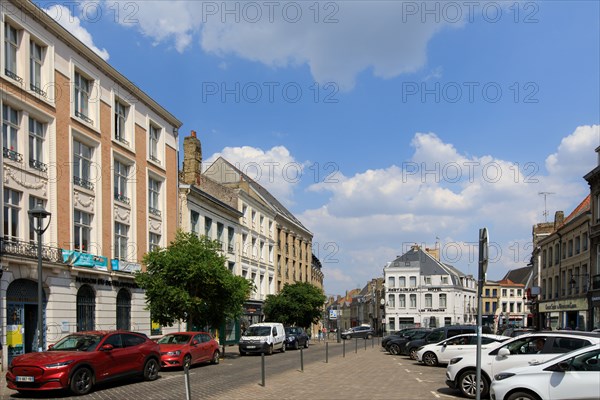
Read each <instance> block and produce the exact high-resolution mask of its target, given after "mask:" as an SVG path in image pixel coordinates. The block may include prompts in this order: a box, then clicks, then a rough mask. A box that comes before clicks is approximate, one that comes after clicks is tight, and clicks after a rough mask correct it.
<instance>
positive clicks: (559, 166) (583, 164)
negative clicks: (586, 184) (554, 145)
mask: <svg viewBox="0 0 600 400" xmlns="http://www.w3.org/2000/svg"><path fill="white" fill-rule="evenodd" d="M598 145H600V125H591V126H590V125H585V126H579V127H577V129H575V131H574V132H573V133H571V134H570V135H569V136H567V137H565V138H563V140H561V142H560V145H559V146H558V150H557V152H556V153H553V154H551V155H549V156H548V157H547V158H546V169H547V170H548V172H550V173H551V174H552V175H555V176H561V177H562V176H573V175H578V176H583V175H585V174H586V173H588V172H589V170H590V168H589V166H590V164H591V163H593V162H594V161H595V158H596V155H595V153H594V152H593V151H590V150H593V149H595V148H596V147H598Z"/></svg>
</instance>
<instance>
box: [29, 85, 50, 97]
mask: <svg viewBox="0 0 600 400" xmlns="http://www.w3.org/2000/svg"><path fill="white" fill-rule="evenodd" d="M29 87H30V88H31V90H32V91H33V92H36V93H37V94H39V95H40V96H43V97H46V92H44V91H43V90H42V89H40V88H39V87H38V86H36V85H34V84H33V83H32V84H30V85H29Z"/></svg>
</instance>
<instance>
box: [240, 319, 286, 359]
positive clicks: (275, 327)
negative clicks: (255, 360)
mask: <svg viewBox="0 0 600 400" xmlns="http://www.w3.org/2000/svg"><path fill="white" fill-rule="evenodd" d="M285 348H286V346H285V330H284V329H283V324H281V323H279V322H261V323H258V324H252V325H250V326H249V327H248V329H246V332H244V334H243V335H242V337H241V338H240V341H239V343H238V349H239V351H240V355H241V356H244V355H246V354H247V353H265V354H269V355H271V354H273V352H274V351H275V350H279V351H281V352H282V353H283V352H285Z"/></svg>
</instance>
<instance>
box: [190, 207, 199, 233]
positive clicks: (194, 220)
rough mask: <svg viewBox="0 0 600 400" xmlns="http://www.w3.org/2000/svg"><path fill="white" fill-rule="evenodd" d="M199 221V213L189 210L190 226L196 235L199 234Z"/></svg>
mask: <svg viewBox="0 0 600 400" xmlns="http://www.w3.org/2000/svg"><path fill="white" fill-rule="evenodd" d="M199 221H200V214H198V213H197V212H196V211H191V212H190V225H191V226H190V228H191V230H192V232H193V233H195V234H196V236H198V235H199V233H200V230H199V226H198V222H199Z"/></svg>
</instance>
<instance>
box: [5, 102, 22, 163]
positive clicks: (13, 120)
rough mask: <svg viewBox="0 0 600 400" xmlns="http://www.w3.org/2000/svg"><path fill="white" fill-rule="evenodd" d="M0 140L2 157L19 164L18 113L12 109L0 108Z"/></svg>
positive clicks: (20, 158) (20, 156) (7, 107)
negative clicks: (0, 132) (0, 114)
mask: <svg viewBox="0 0 600 400" xmlns="http://www.w3.org/2000/svg"><path fill="white" fill-rule="evenodd" d="M2 140H3V142H2V143H3V144H4V149H3V153H4V157H5V158H8V159H10V160H13V161H16V162H21V161H23V156H22V155H21V154H19V153H18V152H17V151H18V150H19V148H18V145H17V143H18V141H19V112H18V111H17V110H15V109H14V108H12V107H10V106H7V105H3V106H2Z"/></svg>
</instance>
